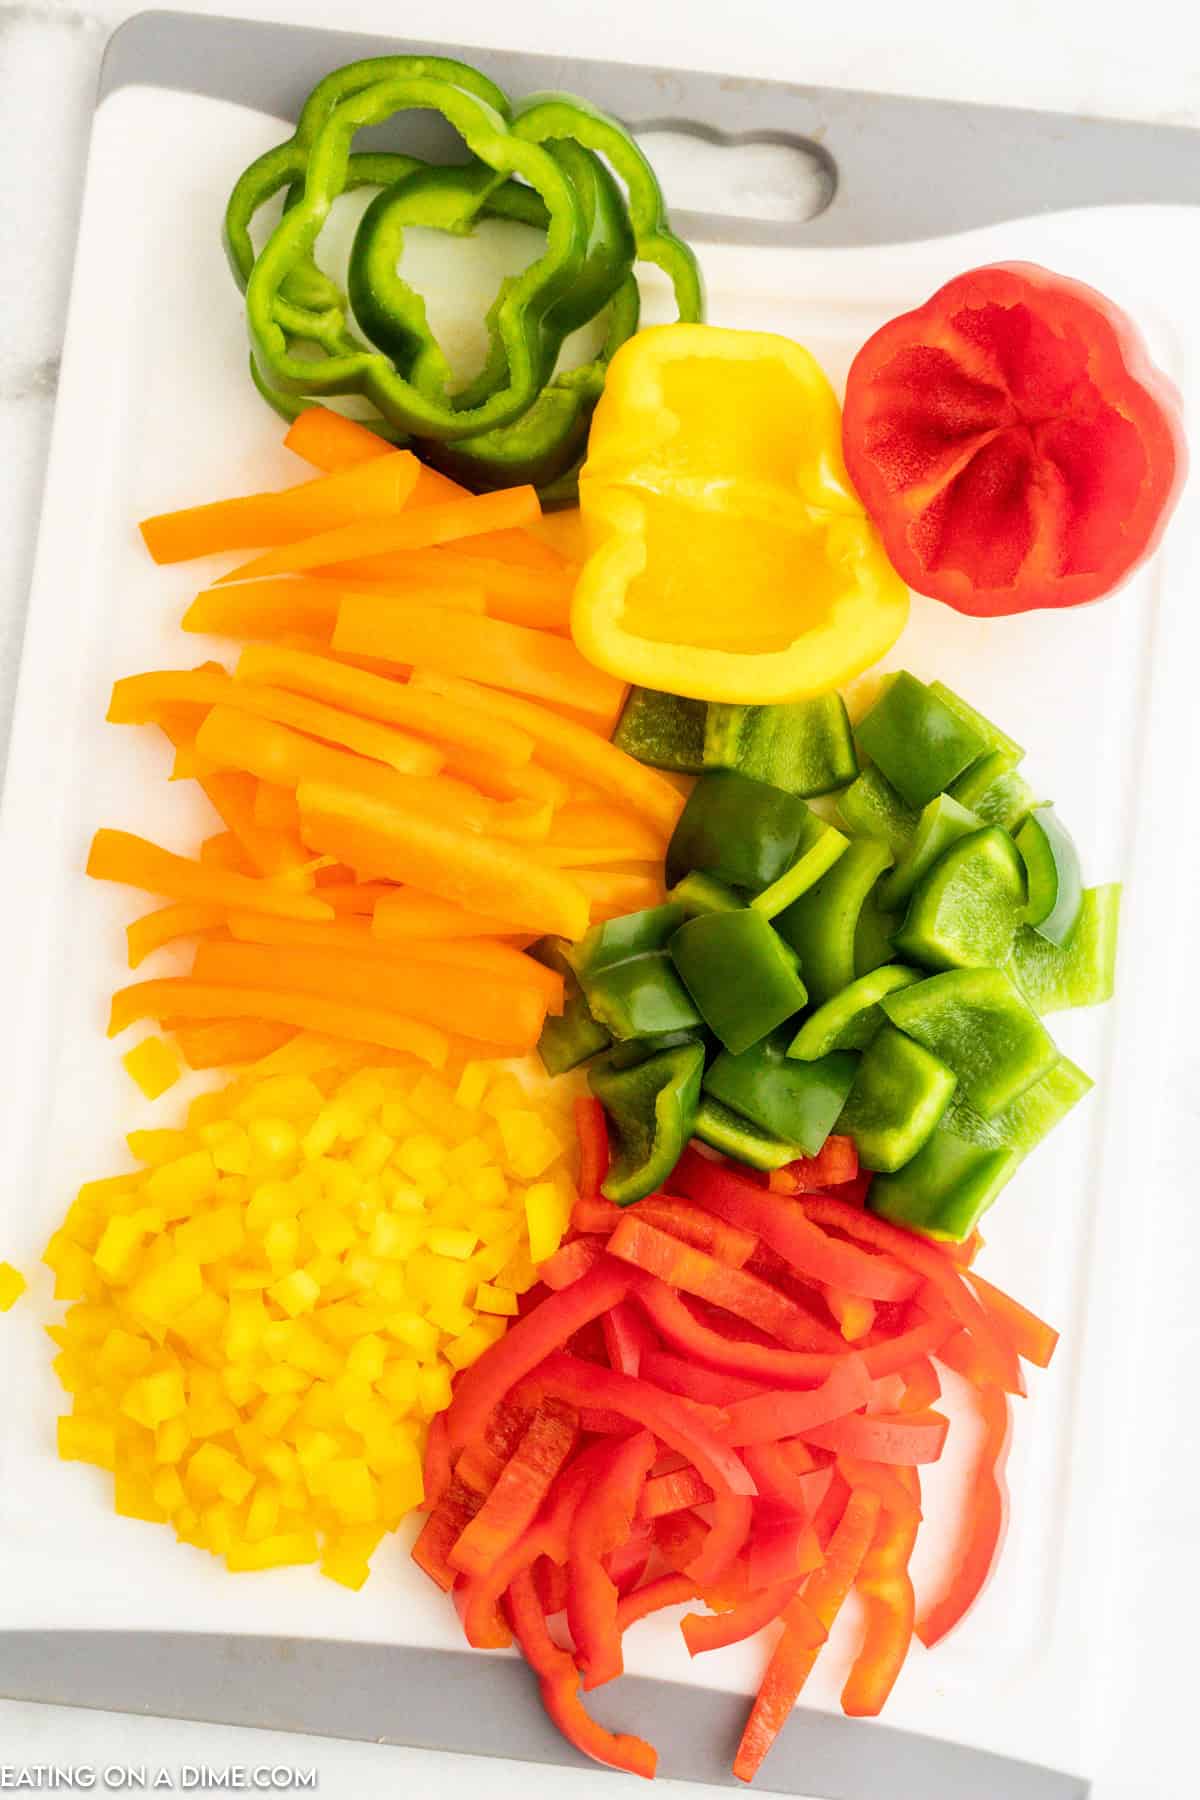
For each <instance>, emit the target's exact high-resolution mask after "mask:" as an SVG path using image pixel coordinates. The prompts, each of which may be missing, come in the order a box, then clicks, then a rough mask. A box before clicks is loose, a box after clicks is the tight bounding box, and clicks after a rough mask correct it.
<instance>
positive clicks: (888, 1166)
mask: <svg viewBox="0 0 1200 1800" xmlns="http://www.w3.org/2000/svg"><path fill="white" fill-rule="evenodd" d="M955 1085H956V1077H955V1075H954V1073H953V1071H952V1070H951V1069H948V1068H947V1067H946V1065H945V1063H944V1062H941V1061H939V1059H938V1058H937V1057H936V1056H934V1055H933V1054H932V1053H931V1052H930V1051H928V1050H926V1049H924V1048H923V1047H922V1046H921V1045H920V1044H918V1043H916V1042H915V1041H914V1040H913V1039H912V1038H910V1037H907V1036H906V1035H905V1033H904V1032H902V1031H897V1029H896V1027H895V1026H894V1025H888V1024H886V1023H885V1024H884V1027H883V1029H882V1030H881V1031H880V1032H879V1033H878V1034H877V1036H876V1037H875V1039H874V1041H873V1042H872V1043H871V1044H870V1045H869V1046H868V1048H867V1049H866V1050H864V1052H863V1056H862V1061H861V1062H860V1063H859V1065H858V1073H857V1074H856V1075H855V1077H854V1086H853V1087H852V1088H851V1089H850V1093H849V1095H848V1096H847V1099H846V1104H845V1106H844V1107H843V1108H842V1112H841V1116H840V1118H839V1119H838V1122H837V1129H838V1131H839V1133H843V1134H844V1135H845V1136H847V1137H851V1138H853V1139H854V1143H855V1146H856V1148H857V1150H858V1159H859V1161H860V1162H861V1163H862V1165H863V1167H864V1168H866V1169H876V1170H882V1171H890V1170H893V1169H900V1168H903V1166H904V1164H905V1163H906V1162H911V1161H912V1159H913V1157H914V1156H915V1155H916V1154H917V1152H918V1150H920V1148H921V1146H922V1145H923V1144H924V1143H925V1142H926V1141H927V1140H928V1139H929V1138H930V1137H931V1136H932V1134H933V1132H934V1131H935V1130H936V1128H937V1124H938V1121H939V1120H940V1119H941V1117H942V1115H943V1113H944V1112H945V1110H946V1108H947V1106H948V1105H949V1104H950V1097H951V1095H952V1094H953V1093H954V1089H955Z"/></svg>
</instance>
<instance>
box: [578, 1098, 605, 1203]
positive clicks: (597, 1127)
mask: <svg viewBox="0 0 1200 1800" xmlns="http://www.w3.org/2000/svg"><path fill="white" fill-rule="evenodd" d="M575 1135H576V1137H577V1138H578V1139H579V1193H580V1196H581V1198H583V1199H584V1200H598V1199H599V1198H600V1188H601V1184H602V1183H603V1181H604V1177H605V1176H606V1175H607V1174H608V1164H609V1159H610V1154H611V1153H610V1151H609V1144H608V1121H607V1119H606V1118H605V1116H604V1108H603V1107H602V1106H601V1104H600V1102H599V1101H598V1100H594V1099H592V1098H591V1097H590V1096H581V1097H580V1098H579V1099H578V1100H576V1102H575Z"/></svg>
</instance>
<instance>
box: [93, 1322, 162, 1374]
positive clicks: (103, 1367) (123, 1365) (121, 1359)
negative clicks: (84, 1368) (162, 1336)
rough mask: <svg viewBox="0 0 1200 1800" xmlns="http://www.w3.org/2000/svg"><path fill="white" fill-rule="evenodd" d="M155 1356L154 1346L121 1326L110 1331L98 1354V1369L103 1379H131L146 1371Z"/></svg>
mask: <svg viewBox="0 0 1200 1800" xmlns="http://www.w3.org/2000/svg"><path fill="white" fill-rule="evenodd" d="M153 1356H154V1346H153V1345H152V1344H150V1343H148V1342H147V1340H146V1339H145V1338H144V1337H137V1336H135V1335H134V1333H133V1332H132V1331H126V1330H124V1329H123V1327H121V1326H119V1325H118V1326H117V1327H115V1329H114V1330H112V1331H110V1332H109V1333H108V1336H107V1337H106V1338H105V1340H104V1342H103V1343H102V1344H101V1346H100V1349H99V1351H98V1352H97V1355H96V1371H97V1373H98V1374H99V1376H100V1377H101V1379H102V1380H106V1381H114V1380H120V1379H122V1378H124V1379H125V1380H127V1381H131V1380H132V1379H133V1377H134V1376H135V1375H142V1374H144V1373H145V1371H146V1369H147V1367H148V1366H149V1364H150V1361H151V1359H152V1358H153Z"/></svg>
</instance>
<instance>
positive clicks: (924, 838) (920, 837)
mask: <svg viewBox="0 0 1200 1800" xmlns="http://www.w3.org/2000/svg"><path fill="white" fill-rule="evenodd" d="M979 829H980V821H979V820H978V819H977V818H976V817H975V814H974V813H973V812H968V811H967V808H966V807H965V806H963V805H962V804H961V802H960V801H958V800H956V799H954V797H953V795H951V794H939V795H938V796H937V798H936V800H931V801H930V802H929V805H928V806H926V807H925V808H924V809H923V811H922V813H921V816H920V818H919V819H918V821H917V829H916V833H915V835H914V837H913V840H912V842H911V844H910V845H909V847H908V849H907V850H906V851H905V853H904V855H903V856H901V857H900V858H899V859H898V860H897V863H896V867H895V868H894V869H893V870H892V872H891V874H890V875H885V876H884V877H883V879H882V881H881V882H880V884H879V898H880V902H881V903H882V904H883V905H884V906H888V907H891V908H892V909H893V910H895V909H897V908H899V907H902V906H904V905H905V903H906V902H907V900H908V897H909V895H910V894H911V893H912V891H913V889H914V888H915V887H916V885H917V883H918V881H920V879H921V877H922V875H924V874H925V872H926V871H927V870H928V869H931V868H932V867H933V865H934V863H935V862H936V861H937V860H938V858H939V856H941V855H942V854H943V852H944V851H946V850H948V849H949V848H950V846H951V844H956V843H957V842H958V840H959V838H961V837H966V835H967V833H968V832H971V831H978V830H979Z"/></svg>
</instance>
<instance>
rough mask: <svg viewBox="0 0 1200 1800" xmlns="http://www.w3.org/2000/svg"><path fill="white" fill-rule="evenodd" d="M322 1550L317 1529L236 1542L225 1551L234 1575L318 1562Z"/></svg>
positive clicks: (229, 1567)
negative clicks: (318, 1544)
mask: <svg viewBox="0 0 1200 1800" xmlns="http://www.w3.org/2000/svg"><path fill="white" fill-rule="evenodd" d="M319 1556H320V1551H319V1550H318V1548H317V1535H316V1533H315V1532H314V1531H290V1532H281V1533H279V1534H278V1535H276V1536H274V1537H266V1538H263V1539H262V1541H261V1542H260V1543H257V1544H247V1543H241V1544H234V1545H233V1546H232V1548H231V1549H230V1550H228V1551H227V1552H226V1555H225V1567H226V1568H227V1569H228V1570H229V1571H230V1573H231V1574H233V1575H240V1574H243V1573H245V1572H246V1571H248V1570H252V1569H282V1568H286V1567H289V1566H291V1565H293V1564H298V1563H314V1562H316V1561H317V1560H318V1558H319Z"/></svg>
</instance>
